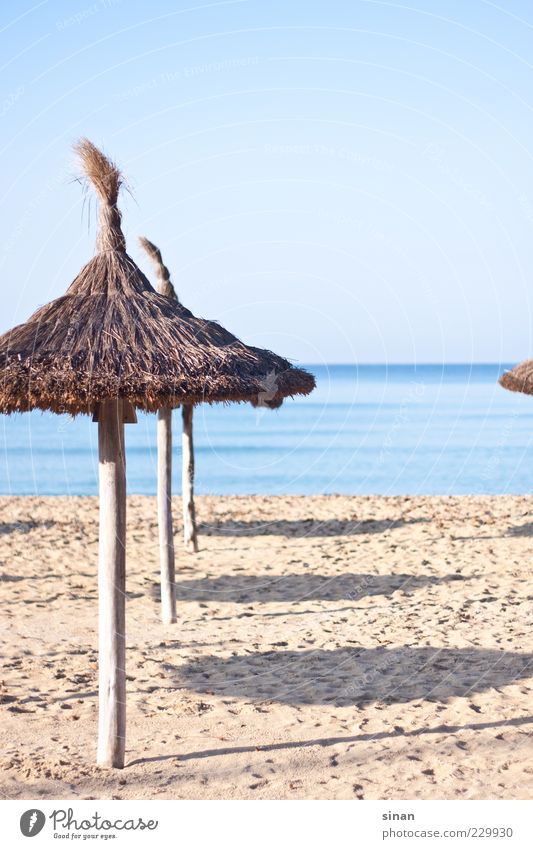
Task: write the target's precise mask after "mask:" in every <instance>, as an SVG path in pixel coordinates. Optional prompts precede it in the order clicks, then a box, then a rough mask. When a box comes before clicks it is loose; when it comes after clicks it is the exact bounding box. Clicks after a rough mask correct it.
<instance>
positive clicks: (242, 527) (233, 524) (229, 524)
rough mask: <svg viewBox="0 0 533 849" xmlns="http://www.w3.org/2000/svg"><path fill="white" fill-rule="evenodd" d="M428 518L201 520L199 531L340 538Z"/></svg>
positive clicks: (422, 520) (213, 533) (216, 533)
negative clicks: (208, 522)
mask: <svg viewBox="0 0 533 849" xmlns="http://www.w3.org/2000/svg"><path fill="white" fill-rule="evenodd" d="M430 521H431V520H430V519H427V518H423V517H420V518H412V519H401V518H400V519H325V520H324V521H319V520H318V519H295V520H289V519H277V520H272V521H271V522H265V521H259V520H255V521H253V522H244V521H237V520H232V519H228V520H227V521H225V522H216V523H214V524H207V523H202V525H201V526H200V529H199V530H200V533H201V534H205V535H206V536H230V537H237V536H270V535H272V536H285V537H293V538H302V537H338V536H358V535H361V534H382V533H384V532H385V531H390V530H392V529H394V528H403V527H406V526H408V525H415V524H420V523H421V522H425V523H427V522H430Z"/></svg>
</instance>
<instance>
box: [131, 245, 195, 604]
mask: <svg viewBox="0 0 533 849" xmlns="http://www.w3.org/2000/svg"><path fill="white" fill-rule="evenodd" d="M139 242H140V244H141V246H142V247H143V248H144V250H145V251H146V253H147V254H148V256H149V257H150V260H151V261H152V265H153V267H154V271H155V275H156V278H157V285H156V288H157V291H158V292H160V294H161V295H166V297H167V298H173V299H174V300H175V301H179V298H178V296H177V294H176V290H175V289H174V286H173V285H172V282H171V280H170V271H169V270H168V268H167V267H166V265H165V264H164V262H163V257H162V256H161V251H160V250H159V248H158V247H157V246H156V245H154V243H153V242H150V241H149V239H147V238H146V237H145V236H140V237H139ZM181 414H182V430H181V450H182V469H181V497H182V512H183V542H184V545H185V548H186V549H187V550H188V551H191V552H196V551H198V533H197V529H196V512H195V507H194V444H193V406H192V404H183V406H182V409H181ZM157 417H158V422H157V477H158V486H157V498H158V501H157V509H158V516H159V544H160V549H161V601H162V602H163V569H164V566H165V572H169V571H170V570H168V569H167V567H166V564H167V562H169V561H171V562H172V572H174V536H173V531H172V501H171V497H172V484H171V480H172V411H171V410H168V409H167V410H159V412H158V414H157ZM166 594H167V593H165V595H166ZM174 607H175V602H174ZM162 612H163V618H164V616H165V612H164V610H163V611H162ZM174 620H175V611H174Z"/></svg>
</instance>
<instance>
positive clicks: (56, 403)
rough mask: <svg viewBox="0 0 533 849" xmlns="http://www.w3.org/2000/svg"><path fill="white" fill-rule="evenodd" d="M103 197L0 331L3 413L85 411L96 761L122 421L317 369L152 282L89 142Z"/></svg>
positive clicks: (115, 710)
mask: <svg viewBox="0 0 533 849" xmlns="http://www.w3.org/2000/svg"><path fill="white" fill-rule="evenodd" d="M76 149H77V152H78V155H79V157H80V159H81V162H82V165H83V168H84V171H85V174H86V175H87V177H88V178H89V180H90V181H91V183H92V184H93V186H94V188H95V190H96V193H97V195H98V198H99V201H100V222H99V232H98V236H97V241H96V251H97V252H96V255H95V256H94V257H93V259H92V260H90V262H88V263H87V265H85V267H84V268H83V269H82V270H81V272H80V273H79V274H78V276H77V277H76V279H75V280H74V282H73V283H72V284H71V285H70V287H69V289H68V290H67V292H66V294H65V295H64V296H63V297H60V298H57V299H56V300H54V301H52V302H51V303H49V304H47V305H46V306H44V307H41V308H40V309H38V310H37V312H35V313H34V314H33V315H32V316H31V317H30V318H29V319H28V321H27V322H26V323H25V324H21V325H18V326H17V327H15V328H13V329H12V330H10V331H8V332H7V333H5V334H4V335H3V336H0V412H2V413H15V412H26V411H29V410H33V409H35V408H39V409H41V410H51V411H52V412H55V413H65V412H66V413H71V414H72V415H77V414H79V413H85V414H92V415H93V416H94V417H95V418H96V420H97V421H98V446H99V461H100V462H99V477H100V487H99V494H100V544H99V565H98V570H99V573H98V574H99V577H98V589H99V728H98V754H97V760H98V763H99V764H101V765H103V766H115V767H122V766H123V765H124V752H125V732H126V671H125V659H126V658H125V655H126V651H125V649H126V646H125V589H126V584H125V566H126V562H125V528H126V475H125V470H126V466H125V451H124V423H125V422H127V421H134V420H135V409H136V408H138V409H142V410H146V411H151V412H156V411H157V410H159V409H162V408H163V409H164V408H172V407H175V406H178V405H181V404H187V403H188V404H192V403H197V402H201V401H207V402H216V401H248V400H250V399H251V398H253V397H257V395H258V393H259V392H260V391H261V380H262V379H263V377H264V375H265V374H270V373H271V372H273V373H275V374H276V376H277V377H276V397H275V399H274V400H276V399H278V398H279V399H281V398H283V397H284V396H286V395H298V394H303V395H305V394H307V393H309V392H310V391H311V390H312V389H313V388H314V378H313V377H312V375H310V374H308V373H307V372H305V371H303V370H300V369H295V368H292V367H291V365H290V364H289V363H288V362H287V360H284V359H283V358H281V357H278V356H276V355H275V354H272V353H271V352H269V351H263V350H260V349H257V348H251V347H248V346H246V345H244V344H243V343H242V342H240V341H239V340H238V339H236V337H235V336H233V335H232V334H231V333H228V331H226V330H224V328H222V327H220V325H218V324H216V323H215V322H210V321H203V320H202V319H198V318H195V317H194V316H193V315H192V313H191V312H189V310H187V309H185V307H183V306H182V305H181V304H179V303H177V302H173V301H172V300H170V299H169V298H166V297H164V296H163V295H159V294H158V293H157V292H155V291H154V289H153V288H152V287H151V285H150V283H149V282H148V280H147V279H146V277H145V275H144V274H143V273H142V271H141V270H140V269H139V268H138V267H137V266H136V265H135V263H134V262H133V260H132V259H131V258H130V257H129V256H128V255H127V253H126V245H125V240H124V235H123V233H122V229H121V215H120V211H119V209H118V206H117V202H118V194H119V189H120V186H121V183H122V178H121V175H120V172H119V170H118V169H117V167H116V166H115V165H114V164H113V163H112V162H110V161H109V159H107V158H106V157H105V156H104V155H103V154H102V153H101V152H100V151H99V150H98V149H97V148H96V147H94V145H93V144H91V142H89V141H87V140H83V141H81V142H80V143H79V144H78V145H77V147H76Z"/></svg>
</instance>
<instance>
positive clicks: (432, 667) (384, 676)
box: [165, 646, 533, 707]
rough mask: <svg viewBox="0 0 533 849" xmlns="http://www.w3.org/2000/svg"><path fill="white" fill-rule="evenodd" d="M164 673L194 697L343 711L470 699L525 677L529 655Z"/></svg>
mask: <svg viewBox="0 0 533 849" xmlns="http://www.w3.org/2000/svg"><path fill="white" fill-rule="evenodd" d="M165 668H166V671H167V674H168V675H169V676H170V678H171V680H172V681H173V683H174V684H175V686H182V687H186V688H187V689H191V690H194V691H195V692H197V693H204V694H214V695H221V696H232V697H237V698H241V699H246V700H249V701H274V702H282V703H285V704H292V705H297V704H332V705H336V706H338V707H343V706H350V705H354V704H361V703H370V702H382V703H387V704H395V703H404V702H412V701H419V700H426V701H446V700H447V699H449V698H451V697H465V696H466V697H470V696H471V695H472V694H474V693H478V692H482V691H484V690H490V689H492V688H499V687H505V686H506V685H507V684H511V683H513V682H515V681H521V680H523V679H526V678H529V677H530V676H531V675H532V674H533V654H520V653H518V652H509V651H497V650H488V649H474V648H472V649H451V648H440V649H439V648H433V647H427V648H409V647H403V646H402V647H401V648H392V649H387V648H371V649H367V648H339V649H333V650H329V651H327V650H323V649H320V650H317V651H312V650H304V651H271V652H261V653H259V652H258V653H255V654H246V655H237V656H234V657H215V656H212V655H208V656H207V657H200V658H198V659H197V660H194V661H190V662H189V663H187V664H184V665H183V666H173V665H167V666H166V667H165ZM530 683H531V682H530ZM531 687H532V688H533V684H531Z"/></svg>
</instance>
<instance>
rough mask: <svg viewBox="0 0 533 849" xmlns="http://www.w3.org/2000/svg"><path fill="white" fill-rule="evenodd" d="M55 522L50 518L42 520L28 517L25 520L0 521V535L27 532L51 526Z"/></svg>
mask: <svg viewBox="0 0 533 849" xmlns="http://www.w3.org/2000/svg"><path fill="white" fill-rule="evenodd" d="M54 525H55V522H53V521H52V520H51V519H46V520H43V521H37V520H34V519H29V520H28V521H26V522H23V521H20V522H0V536H2V535H3V534H13V533H19V534H29V533H30V531H34V530H36V529H37V528H53V527H54Z"/></svg>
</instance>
